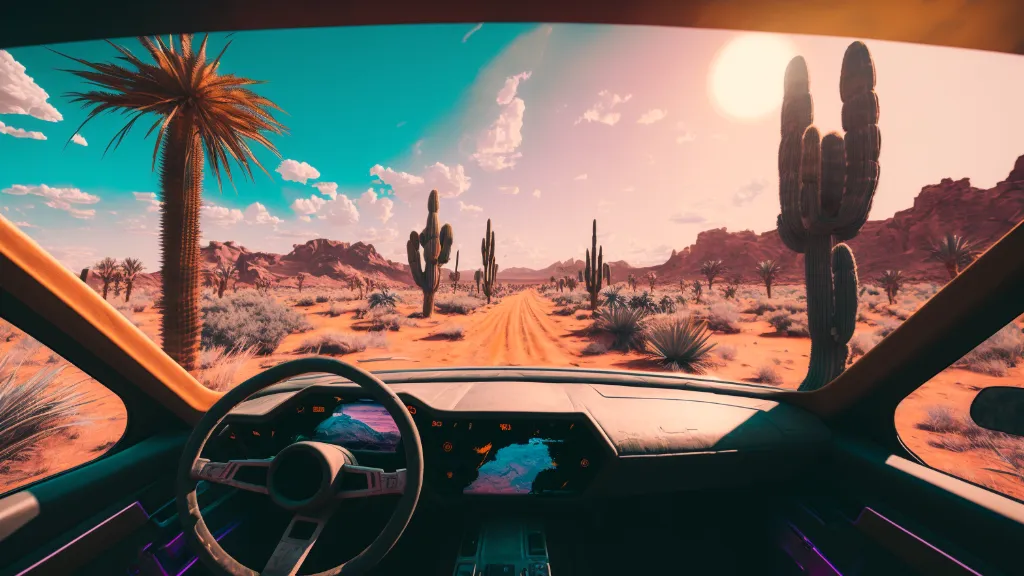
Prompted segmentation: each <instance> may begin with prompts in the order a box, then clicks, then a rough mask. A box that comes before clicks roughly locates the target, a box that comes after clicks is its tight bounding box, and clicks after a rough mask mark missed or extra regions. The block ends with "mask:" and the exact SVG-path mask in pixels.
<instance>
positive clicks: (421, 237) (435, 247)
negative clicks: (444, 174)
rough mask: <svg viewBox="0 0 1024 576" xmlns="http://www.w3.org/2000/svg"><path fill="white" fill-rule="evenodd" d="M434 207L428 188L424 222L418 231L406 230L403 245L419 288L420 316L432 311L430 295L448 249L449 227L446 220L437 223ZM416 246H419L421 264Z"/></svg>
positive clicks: (438, 280)
mask: <svg viewBox="0 0 1024 576" xmlns="http://www.w3.org/2000/svg"><path fill="white" fill-rule="evenodd" d="M438 208H440V202H439V201H438V199H437V190H431V191H430V196H429V197H428V198H427V226H426V228H424V229H423V232H420V233H419V234H416V231H415V230H413V231H412V232H410V233H409V242H408V243H406V245H405V248H406V251H407V252H408V254H409V270H410V271H411V272H412V279H413V281H414V282H415V283H416V285H417V286H419V287H420V290H422V291H423V317H424V318H430V315H431V314H433V312H434V296H435V295H436V294H437V287H438V286H440V285H441V267H442V266H444V265H445V264H447V263H448V257H449V256H450V255H451V251H452V239H453V238H452V227H451V225H449V224H445V225H444V226H440V221H439V220H438V218H437V210H438ZM420 246H422V247H423V262H422V264H421V263H420Z"/></svg>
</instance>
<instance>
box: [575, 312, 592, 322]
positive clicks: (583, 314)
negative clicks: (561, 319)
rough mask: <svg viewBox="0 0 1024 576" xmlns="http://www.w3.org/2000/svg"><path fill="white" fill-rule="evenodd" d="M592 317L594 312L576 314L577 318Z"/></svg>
mask: <svg viewBox="0 0 1024 576" xmlns="http://www.w3.org/2000/svg"><path fill="white" fill-rule="evenodd" d="M591 317H592V314H591V313H590V312H580V313H579V314H577V315H576V319H577V320H586V319H587V318H591Z"/></svg>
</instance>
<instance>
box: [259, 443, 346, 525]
mask: <svg viewBox="0 0 1024 576" xmlns="http://www.w3.org/2000/svg"><path fill="white" fill-rule="evenodd" d="M345 464H355V458H354V457H353V456H352V454H351V453H350V452H348V451H347V450H345V449H344V448H341V447H339V446H333V445H330V444H323V443H321V442H296V443H294V444H291V445H289V446H287V447H286V448H285V449H283V450H281V452H280V453H278V455H277V456H275V457H274V460H273V462H271V464H270V470H269V471H268V474H267V488H268V489H269V493H270V498H271V499H272V500H273V501H274V503H275V504H277V505H278V506H280V507H282V508H284V509H286V510H296V511H299V510H311V509H317V508H320V507H323V506H325V505H328V504H329V503H331V502H332V501H334V499H335V494H334V485H335V482H336V481H337V480H338V479H339V478H340V476H341V470H342V466H344V465H345Z"/></svg>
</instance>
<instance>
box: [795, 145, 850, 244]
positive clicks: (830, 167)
mask: <svg viewBox="0 0 1024 576" xmlns="http://www.w3.org/2000/svg"><path fill="white" fill-rule="evenodd" d="M804 142H805V144H806V140H804ZM845 189H846V147H845V143H844V142H843V137H842V136H840V135H839V133H838V132H829V133H828V134H826V135H825V137H824V138H822V140H821V188H820V190H821V196H820V199H821V203H820V213H819V219H821V220H822V221H830V222H828V228H830V229H831V228H834V227H835V225H834V219H835V217H836V215H837V214H839V207H840V206H841V205H842V204H843V203H844V200H843V192H844V191H845Z"/></svg>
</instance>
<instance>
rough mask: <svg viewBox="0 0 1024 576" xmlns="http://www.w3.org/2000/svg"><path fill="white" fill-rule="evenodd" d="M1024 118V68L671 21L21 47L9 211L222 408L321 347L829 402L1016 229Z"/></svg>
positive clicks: (2, 136) (3, 131) (370, 360)
mask: <svg viewBox="0 0 1024 576" xmlns="http://www.w3.org/2000/svg"><path fill="white" fill-rule="evenodd" d="M1021 94H1024V58H1022V57H1021V56H1015V55H1005V54H997V53H986V52H979V51H970V50H963V49H952V48H940V47H926V46H918V45H911V44H901V43H894V42H883V41H875V40H863V42H862V41H860V40H858V39H853V38H837V37H827V36H797V35H781V34H764V33H745V32H735V31H719V30H696V29H685V28H676V29H672V28H655V27H639V26H596V25H545V24H531V25H526V24H517V25H511V24H501V25H498V24H478V25H413V26H388V27H357V28H322V29H302V30H279V31H259V32H238V33H231V34H227V33H217V34H211V35H209V36H208V37H207V36H205V35H196V36H195V37H177V36H174V37H161V38H151V39H146V38H142V39H115V40H113V41H112V42H110V43H108V42H101V41H95V42H81V43H74V44H67V45H56V46H37V47H22V48H11V49H9V50H6V51H3V50H0V119H2V122H0V192H2V193H0V201H2V216H3V217H4V218H5V219H7V220H8V221H9V222H11V223H13V224H14V225H16V226H18V227H19V228H20V229H21V230H22V231H23V232H25V233H26V234H28V235H29V236H31V237H32V238H33V239H35V240H36V241H37V242H38V243H39V244H40V245H41V246H42V247H43V248H45V249H46V250H47V251H49V252H50V253H51V254H52V255H53V256H54V257H56V258H57V259H58V260H59V261H60V262H61V263H63V264H64V265H65V266H67V267H68V269H70V270H71V271H72V272H73V273H74V274H75V275H80V277H81V279H82V280H83V281H85V282H87V283H88V285H89V286H91V287H92V288H94V289H95V290H96V291H97V292H98V293H99V294H100V295H102V297H104V298H106V299H107V300H108V301H109V303H110V304H111V305H112V306H114V307H115V308H117V310H119V311H120V312H121V313H122V314H123V315H124V316H126V317H127V318H128V319H129V320H130V321H131V322H132V323H133V324H134V325H135V326H137V327H138V328H139V329H140V330H141V331H142V332H143V333H144V334H145V335H147V336H149V337H150V338H152V339H153V340H154V341H155V342H157V343H158V344H159V345H160V346H161V347H162V348H163V349H164V350H165V351H166V352H167V353H168V354H169V355H170V356H171V357H172V358H174V359H175V360H177V361H178V362H179V363H180V364H181V365H182V366H184V367H185V368H187V369H188V370H189V371H190V372H191V373H192V374H194V375H195V376H196V378H197V379H198V380H200V381H201V382H202V383H204V384H206V385H207V386H209V387H211V388H214V389H217V390H225V389H228V388H230V387H232V386H234V385H236V384H237V383H239V382H241V381H242V380H244V379H245V378H248V377H250V376H252V375H253V374H256V373H257V372H259V371H260V370H263V369H265V368H266V367H268V366H271V365H274V364H276V363H279V362H282V361H286V360H290V359H294V358H297V357H301V356H304V355H311V354H320V355H329V356H333V357H337V358H342V359H345V360H347V361H350V362H353V363H357V364H358V365H360V366H363V367H365V368H367V369H371V370H389V369H405V368H407V369H417V368H431V367H439V366H538V367H560V368H575V367H578V368H600V369H613V370H640V371H650V372H681V373H684V374H686V373H689V374H703V375H706V376H709V377H716V378H720V379H723V380H729V381H734V382H743V383H750V384H758V385H770V386H781V387H785V388H792V389H801V390H813V389H816V388H820V387H821V386H823V385H824V384H825V383H827V382H828V381H829V380H831V379H832V378H834V377H835V376H837V375H838V374H839V373H841V372H842V371H843V370H844V368H845V367H846V366H848V365H849V364H850V363H852V362H855V361H857V359H858V358H860V357H862V356H863V355H864V354H865V352H867V351H868V350H869V349H870V348H871V347H872V346H874V345H875V344H877V343H878V341H879V340H880V339H882V338H883V337H885V336H886V335H887V334H889V333H890V332H892V331H893V330H894V329H895V328H896V327H898V326H899V325H900V323H901V322H902V321H904V320H905V319H906V318H907V317H908V316H910V315H912V314H913V313H914V312H915V311H916V310H917V309H918V308H919V307H920V306H921V305H922V304H923V303H924V302H926V301H927V300H928V299H929V298H930V297H931V296H933V295H934V294H935V293H936V292H937V291H938V290H940V289H942V287H943V285H945V284H946V283H947V282H949V281H950V280H951V279H952V278H954V277H956V275H957V274H958V273H960V272H961V271H962V270H963V269H964V268H965V267H967V266H968V265H969V264H970V263H971V262H972V261H973V259H974V258H976V257H977V256H978V255H979V254H980V253H982V252H983V251H984V250H985V249H986V248H988V247H989V246H991V245H992V244H993V243H994V242H995V241H997V240H998V239H999V238H1000V237H1001V236H1002V235H1003V234H1005V233H1006V232H1007V231H1009V230H1010V229H1011V227H1013V226H1014V225H1015V224H1016V223H1017V222H1019V221H1020V220H1021V218H1022V216H1024V185H1022V182H1024V157H1020V154H1021V153H1024V106H1021V105H1020V95H1021ZM132 128H134V129H132ZM882 134H884V136H885V138H884V141H885V145H884V146H881V142H882V137H881V136H882ZM1019 327H1020V326H1019V323H1018V325H1012V326H1010V327H1009V332H1007V334H1009V335H1008V336H1006V338H1010V339H1011V340H1013V341H1015V342H1018V343H1019V341H1020V340H1021V336H1020V330H1019ZM812 344H813V346H812ZM992 358H994V357H986V358H985V361H986V362H987V361H994V360H992ZM1016 358H1017V357H1016V356H1012V355H1011V357H1010V359H1009V360H1006V361H1005V362H1004V368H1013V367H1015V366H1016V365H1017V364H1016ZM986 369H987V368H985V367H984V366H982V367H981V368H979V370H981V371H984V370H986ZM1014 369H1016V368H1014ZM1004 373H1005V370H1004Z"/></svg>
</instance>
